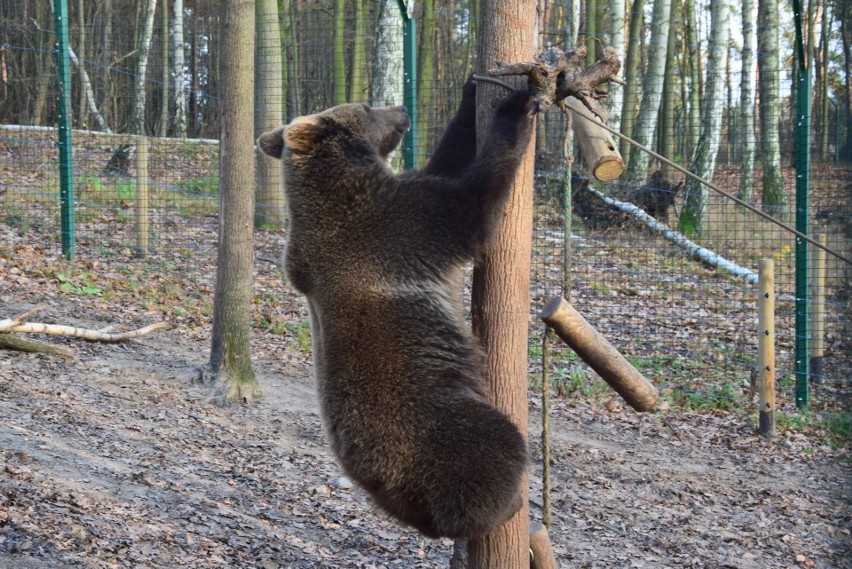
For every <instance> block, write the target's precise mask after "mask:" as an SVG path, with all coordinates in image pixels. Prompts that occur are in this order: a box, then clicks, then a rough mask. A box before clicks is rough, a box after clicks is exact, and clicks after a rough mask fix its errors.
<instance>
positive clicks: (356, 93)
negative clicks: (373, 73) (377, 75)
mask: <svg viewBox="0 0 852 569" xmlns="http://www.w3.org/2000/svg"><path fill="white" fill-rule="evenodd" d="M364 1H365V0H354V7H355V36H354V37H353V38H352V81H351V82H350V83H349V100H350V101H351V102H353V103H362V102H364V101H366V100H367V55H366V46H365V45H364V43H365V38H364V34H366V31H367V28H366V23H365V16H364V12H365V10H366V7H365V6H364Z"/></svg>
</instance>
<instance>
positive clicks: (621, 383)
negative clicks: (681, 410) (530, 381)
mask: <svg viewBox="0 0 852 569" xmlns="http://www.w3.org/2000/svg"><path fill="white" fill-rule="evenodd" d="M540 316H541V319H542V320H543V321H544V323H545V324H547V325H548V326H550V327H551V328H553V330H554V332H556V334H557V335H558V336H559V337H560V338H562V340H563V341H564V342H565V343H566V344H568V345H569V346H570V347H571V349H572V350H574V351H575V352H576V353H577V355H578V356H580V357H581V358H583V360H584V361H585V362H586V363H587V364H589V365H590V366H591V367H592V369H593V370H595V371H596V372H597V373H598V375H600V376H601V377H602V378H603V379H604V381H606V382H607V383H608V384H609V386H610V387H612V388H613V389H614V390H615V391H616V392H617V393H618V394H619V395H621V397H623V398H624V400H625V401H627V403H629V404H630V406H631V407H633V408H634V409H636V410H637V411H640V412H641V411H650V410H651V409H653V408H654V406H655V405H656V404H657V399H658V397H659V393H658V391H657V388H656V387H654V386H653V385H651V382H649V381H648V380H647V379H645V377H644V376H643V375H642V374H641V373H639V370H637V369H636V368H635V367H633V365H631V363H630V362H628V361H627V360H626V359H624V356H622V355H621V354H620V353H618V350H616V349H615V348H614V347H613V345H612V344H610V343H609V342H608V341H607V339H606V338H604V337H603V336H602V335H601V334H600V333H599V332H598V331H597V330H595V329H594V328H593V327H592V325H591V324H589V323H588V322H587V321H586V319H585V318H583V316H582V314H580V313H579V312H577V310H575V309H574V307H573V306H571V304H569V303H568V301H567V300H565V299H564V298H562V297H561V296H556V297H554V298H553V299H552V300H551V301H550V302H548V303H547V305H546V306H545V307H544V309H543V310H542V311H541V315H540Z"/></svg>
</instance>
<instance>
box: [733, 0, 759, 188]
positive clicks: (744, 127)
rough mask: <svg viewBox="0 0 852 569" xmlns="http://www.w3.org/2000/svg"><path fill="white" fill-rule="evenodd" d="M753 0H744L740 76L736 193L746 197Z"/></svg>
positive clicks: (750, 166) (750, 159)
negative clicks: (738, 170) (738, 150)
mask: <svg viewBox="0 0 852 569" xmlns="http://www.w3.org/2000/svg"><path fill="white" fill-rule="evenodd" d="M755 1H756V0H743V53H742V62H743V63H742V65H743V70H742V77H741V79H740V125H741V128H740V132H742V141H743V147H742V148H743V153H742V160H741V161H740V164H741V165H742V170H741V171H740V191H739V192H738V193H737V197H738V198H740V199H741V200H745V201H749V200H751V197H752V191H751V190H752V186H753V185H754V145H755V132H754V130H755V125H754V91H755V80H756V77H755V74H754V55H755V53H754V52H755V51H756V50H757V33H756V32H757V31H756V29H755V26H756V24H757V5H756V3H755Z"/></svg>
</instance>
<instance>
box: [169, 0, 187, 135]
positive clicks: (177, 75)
mask: <svg viewBox="0 0 852 569" xmlns="http://www.w3.org/2000/svg"><path fill="white" fill-rule="evenodd" d="M170 36H171V46H172V69H173V71H172V78H173V81H174V84H173V86H172V99H173V103H174V104H173V105H172V108H173V109H174V114H173V115H172V134H173V135H174V136H176V137H177V138H186V71H185V70H184V65H185V63H184V51H183V50H184V45H183V0H172V22H171V30H170Z"/></svg>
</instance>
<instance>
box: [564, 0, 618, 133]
mask: <svg viewBox="0 0 852 569" xmlns="http://www.w3.org/2000/svg"><path fill="white" fill-rule="evenodd" d="M624 5H625V0H610V10H611V11H610V22H609V24H610V26H609V29H610V41H611V43H612V47H613V48H614V49H615V53H616V55H617V56H618V60H619V61H624ZM569 45H570V44H569ZM623 104H624V87H622V86H621V85H619V84H618V83H610V84H609V121H608V122H609V125H610V126H611V127H612V128H614V129H616V130H619V129H620V128H621V108H622V105H623Z"/></svg>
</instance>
